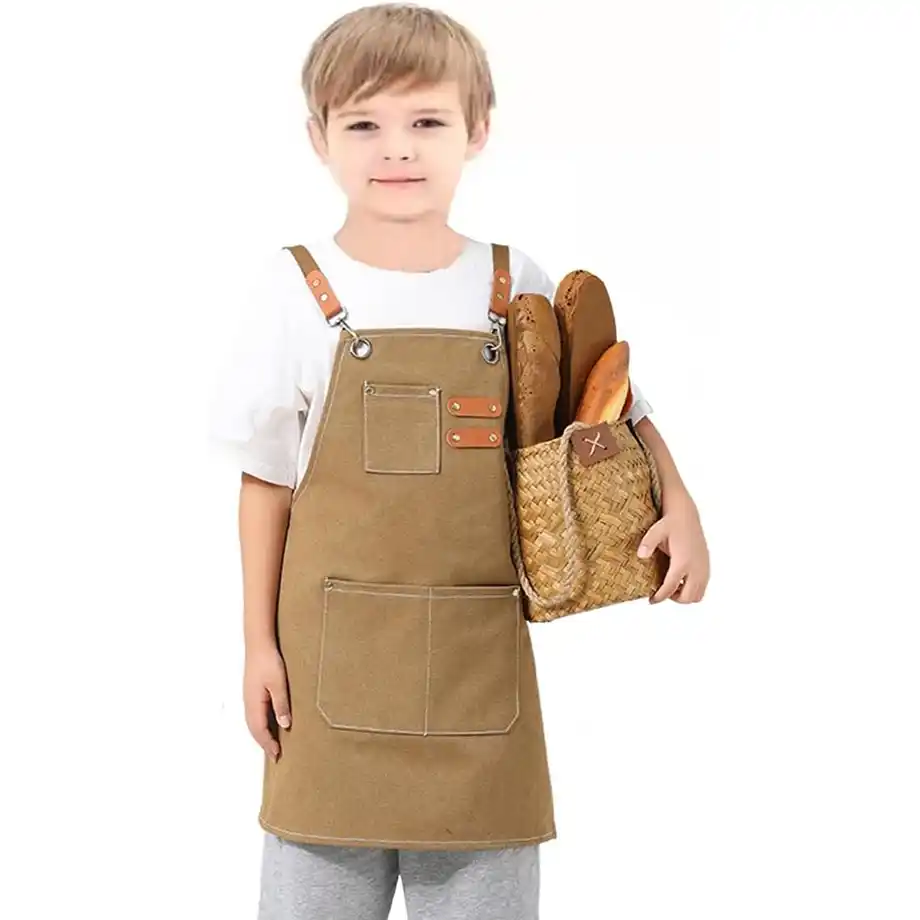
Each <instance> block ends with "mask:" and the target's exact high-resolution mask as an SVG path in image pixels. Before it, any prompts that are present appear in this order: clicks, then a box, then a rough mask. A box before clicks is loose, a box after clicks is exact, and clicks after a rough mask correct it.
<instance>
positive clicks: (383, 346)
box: [259, 245, 556, 850]
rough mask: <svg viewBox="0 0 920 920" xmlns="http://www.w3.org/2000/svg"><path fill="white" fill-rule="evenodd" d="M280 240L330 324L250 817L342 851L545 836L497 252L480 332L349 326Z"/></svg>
mask: <svg viewBox="0 0 920 920" xmlns="http://www.w3.org/2000/svg"><path fill="white" fill-rule="evenodd" d="M289 249H290V251H291V253H292V254H293V255H294V257H295V258H296V259H297V262H298V264H299V265H300V267H301V269H302V271H303V274H304V277H305V280H306V283H307V285H308V287H309V289H310V291H311V293H312V294H313V295H314V297H315V298H316V301H317V303H318V304H319V306H320V309H321V310H322V311H323V314H324V315H325V316H326V319H327V321H328V322H329V323H330V324H331V325H339V326H340V327H341V329H340V336H339V340H338V343H337V347H336V353H335V359H334V363H333V369H332V378H331V381H330V385H329V388H328V392H327V395H326V398H325V401H324V403H323V407H322V415H321V418H320V422H319V427H318V430H317V434H316V441H315V444H314V446H313V450H312V453H311V457H310V461H309V464H308V467H307V470H306V472H305V474H304V477H303V479H302V481H301V482H300V484H299V485H298V486H297V488H296V489H295V491H294V494H293V497H292V504H291V516H290V525H289V528H288V532H287V537H286V542H285V548H284V556H283V562H282V571H281V580H280V586H279V597H278V616H277V635H278V646H279V649H280V651H281V654H282V657H283V658H284V662H285V665H286V668H287V676H288V687H289V693H290V702H291V720H292V726H291V728H290V730H281V731H280V734H279V738H280V744H281V755H280V757H279V759H278V761H277V762H275V761H273V760H272V759H271V758H270V757H268V756H267V755H266V757H265V768H264V776H263V792H262V804H261V809H260V812H259V823H260V825H261V826H262V827H263V828H264V829H265V830H267V831H270V832H272V833H274V834H276V835H278V836H281V837H285V838H288V839H290V840H294V841H302V842H310V843H320V844H322V843H326V844H335V845H347V846H375V847H397V848H405V849H432V850H436V849H437V850H472V849H484V848H497V847H508V846H515V845H519V846H520V845H526V844H534V843H538V842H540V841H545V840H549V839H551V838H553V837H555V836H556V828H555V823H554V816H553V799H552V791H551V786H550V777H549V769H548V763H547V752H546V747H545V742H544V733H543V721H542V715H541V709H540V699H539V693H538V687H537V676H536V669H535V663H534V657H533V651H532V647H531V641H530V631H529V624H528V623H527V621H526V619H525V618H524V615H523V610H522V598H521V594H520V585H519V582H518V578H517V573H516V571H515V567H514V563H513V560H512V557H511V536H510V525H509V507H508V502H509V497H508V487H507V479H506V469H505V466H504V464H505V463H506V459H505V449H504V437H503V431H504V422H505V415H506V410H507V408H508V400H509V398H510V379H509V373H508V363H507V360H506V354H505V350H504V348H503V347H501V322H502V321H503V319H504V316H505V314H506V312H507V300H508V293H509V292H510V275H509V270H508V269H509V253H508V248H507V247H506V246H498V245H495V246H493V256H494V259H495V265H494V269H495V271H494V276H493V293H492V303H491V311H490V318H491V319H492V323H493V325H492V331H491V332H479V331H469V330H462V329H429V328H412V329H392V328H386V329H360V330H357V331H355V330H352V329H351V328H350V327H349V326H348V324H347V322H346V317H347V313H346V311H345V310H344V308H343V307H342V305H341V304H340V303H339V302H338V300H337V298H336V297H335V294H334V293H333V291H332V290H331V288H330V286H329V284H328V281H327V279H326V278H325V276H324V275H323V274H322V272H321V271H320V270H319V268H318V267H317V266H316V263H315V262H314V261H313V259H312V257H311V256H310V254H309V253H308V252H307V250H306V249H304V248H303V247H302V246H294V247H289ZM488 307H489V305H486V304H484V305H483V309H484V310H486V309H487V308H488Z"/></svg>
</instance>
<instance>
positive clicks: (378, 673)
mask: <svg viewBox="0 0 920 920" xmlns="http://www.w3.org/2000/svg"><path fill="white" fill-rule="evenodd" d="M324 599H325V600H324V605H323V627H322V636H321V639H320V650H319V675H318V680H317V685H316V705H317V708H318V709H319V711H320V713H321V714H322V715H323V717H324V718H325V720H326V721H327V722H328V724H329V725H330V726H331V727H333V728H340V729H353V730H357V731H370V732H388V733H397V734H416V735H470V734H472V735H477V734H504V733H506V732H508V731H510V729H511V726H512V725H513V724H514V723H515V722H516V721H517V718H518V716H519V714H520V699H519V695H520V631H521V628H522V613H521V605H520V597H519V588H518V586H517V585H507V586H506V585H496V586H493V585H482V586H480V585H460V586H443V585H437V586H425V585H403V584H382V583H377V582H358V581H349V580H345V579H340V578H326V579H325V584H324Z"/></svg>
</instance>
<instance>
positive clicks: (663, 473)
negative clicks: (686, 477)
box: [635, 415, 698, 515]
mask: <svg viewBox="0 0 920 920" xmlns="http://www.w3.org/2000/svg"><path fill="white" fill-rule="evenodd" d="M635 428H636V431H637V432H638V433H639V434H640V435H641V436H642V440H643V441H645V443H646V444H647V445H648V449H649V451H650V452H651V455H652V457H653V458H654V460H655V465H656V466H657V467H658V478H659V479H660V480H661V505H662V508H661V510H662V513H663V514H667V513H668V512H671V511H679V512H687V513H689V514H695V515H698V512H697V507H696V503H695V502H694V501H693V499H692V498H691V497H690V493H689V492H688V491H687V487H686V485H685V484H684V481H683V479H682V478H681V475H680V473H679V472H678V470H677V464H676V463H675V462H674V458H673V456H671V451H670V450H669V449H668V445H667V444H665V441H664V438H663V437H662V436H661V432H659V431H658V429H657V428H656V427H655V423H654V422H653V421H652V420H651V418H649V416H647V415H646V416H645V417H643V418H641V419H639V421H638V422H636V425H635Z"/></svg>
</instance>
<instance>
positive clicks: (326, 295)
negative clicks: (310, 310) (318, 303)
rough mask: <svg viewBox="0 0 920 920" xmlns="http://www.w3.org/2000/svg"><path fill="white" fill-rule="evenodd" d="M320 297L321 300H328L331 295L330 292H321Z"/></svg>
mask: <svg viewBox="0 0 920 920" xmlns="http://www.w3.org/2000/svg"><path fill="white" fill-rule="evenodd" d="M319 299H320V300H328V299H329V295H328V294H320V295H319Z"/></svg>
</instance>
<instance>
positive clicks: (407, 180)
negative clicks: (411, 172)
mask: <svg viewBox="0 0 920 920" xmlns="http://www.w3.org/2000/svg"><path fill="white" fill-rule="evenodd" d="M424 181H425V180H424V179H418V178H415V177H413V176H397V177H396V178H393V179H371V182H379V183H380V184H381V185H409V184H411V183H413V182H424Z"/></svg>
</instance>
